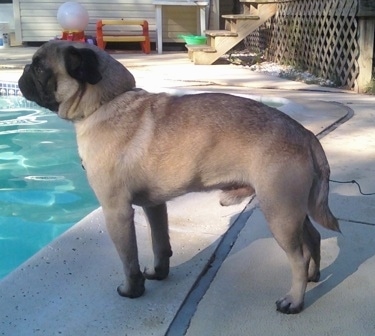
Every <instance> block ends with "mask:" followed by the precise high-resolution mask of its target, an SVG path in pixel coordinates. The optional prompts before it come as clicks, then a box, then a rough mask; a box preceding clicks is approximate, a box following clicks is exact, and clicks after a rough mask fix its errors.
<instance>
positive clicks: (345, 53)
mask: <svg viewBox="0 0 375 336" xmlns="http://www.w3.org/2000/svg"><path fill="white" fill-rule="evenodd" d="M282 1H283V0H281V1H280V3H279V4H278V11H277V14H276V16H275V17H273V18H272V19H271V20H270V21H269V22H267V23H266V24H265V25H264V26H262V27H261V28H259V30H257V31H256V32H254V33H253V34H252V35H250V36H249V37H248V38H247V45H248V46H249V45H250V48H251V49H253V51H262V52H265V55H266V58H267V59H268V60H271V61H274V62H278V63H282V64H290V65H293V66H295V67H297V68H300V69H302V70H306V71H309V72H310V73H312V74H314V75H316V76H319V77H322V78H325V79H330V80H332V81H333V82H334V83H336V84H337V85H339V86H343V87H346V88H348V89H355V88H356V85H357V82H356V81H357V78H358V75H359V64H358V58H359V47H358V45H359V43H358V36H359V23H358V17H357V16H356V15H357V10H358V1H360V0H294V1H287V2H282Z"/></svg>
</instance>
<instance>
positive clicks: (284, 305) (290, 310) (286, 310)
mask: <svg viewBox="0 0 375 336" xmlns="http://www.w3.org/2000/svg"><path fill="white" fill-rule="evenodd" d="M276 310H277V311H279V312H280V313H283V314H298V313H300V312H301V311H302V310H303V302H302V303H300V304H298V305H293V303H292V301H291V299H290V298H288V297H285V298H281V299H280V300H277V301H276Z"/></svg>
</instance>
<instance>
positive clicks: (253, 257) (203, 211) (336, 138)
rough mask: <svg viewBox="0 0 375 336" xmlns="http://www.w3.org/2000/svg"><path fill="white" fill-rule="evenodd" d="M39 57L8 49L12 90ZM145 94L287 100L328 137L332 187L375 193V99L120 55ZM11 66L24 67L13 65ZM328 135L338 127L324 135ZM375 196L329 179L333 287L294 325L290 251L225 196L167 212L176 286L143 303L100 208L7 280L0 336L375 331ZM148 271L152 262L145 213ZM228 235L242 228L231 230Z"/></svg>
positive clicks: (2, 66) (328, 277) (3, 60)
mask: <svg viewBox="0 0 375 336" xmlns="http://www.w3.org/2000/svg"><path fill="white" fill-rule="evenodd" d="M34 50H35V48H9V49H2V50H0V82H3V81H4V82H7V81H17V80H18V77H19V76H20V73H21V70H20V68H21V67H23V65H24V64H26V63H28V62H29V61H30V59H31V55H32V54H33V52H34ZM114 57H116V58H118V59H119V60H120V61H121V62H123V63H124V64H125V65H126V66H127V67H129V69H130V71H131V72H132V73H133V74H134V76H135V78H136V80H137V83H138V86H139V87H144V88H147V89H152V90H154V91H158V90H162V89H164V88H165V89H168V90H177V92H179V90H199V91H220V92H227V93H235V94H246V95H252V96H254V95H255V96H258V97H261V98H262V99H264V100H271V99H273V100H275V99H276V100H278V101H279V102H280V104H281V105H282V107H281V109H285V112H286V113H289V114H290V115H291V116H292V117H294V118H296V119H297V120H298V121H300V122H301V123H302V124H304V125H305V126H306V127H307V128H310V129H311V130H313V131H314V132H315V133H322V132H323V133H322V134H321V135H322V136H323V135H324V136H323V137H322V138H321V142H322V145H323V147H324V149H325V151H326V154H327V156H328V159H329V162H330V165H331V171H332V175H331V178H332V179H333V180H339V181H351V180H354V179H355V180H356V181H358V182H359V183H360V185H361V188H362V191H363V192H364V193H372V192H375V179H374V176H375V174H374V173H375V165H374V164H373V162H374V161H375V112H374V104H375V98H374V97H372V96H366V95H359V94H354V93H352V92H348V91H343V90H336V89H325V88H321V87H318V86H315V85H306V84H303V83H299V82H292V81H288V80H285V79H281V78H278V77H273V76H269V75H266V74H262V73H254V72H252V71H250V70H249V69H247V68H244V67H239V66H233V65H214V66H194V65H193V64H191V63H190V62H189V61H188V60H187V57H186V54H183V53H177V54H176V53H166V54H163V55H157V54H151V55H143V54H114ZM12 67H13V69H12ZM325 130H326V131H325ZM374 202H375V196H374V195H370V196H364V195H361V194H360V193H359V191H358V188H357V187H356V186H355V185H354V184H351V183H349V184H341V183H331V194H330V204H331V207H332V210H333V212H334V213H335V214H336V216H337V217H338V218H339V219H340V224H341V229H342V234H341V235H337V234H335V233H332V232H329V231H327V230H325V229H322V228H321V227H319V228H318V229H319V231H320V232H321V233H322V238H323V239H322V276H321V281H320V282H318V283H317V284H314V285H309V286H308V290H307V293H306V300H305V310H304V311H303V312H302V313H301V314H299V315H291V316H286V315H283V314H280V313H277V312H276V311H275V305H274V302H275V301H276V299H277V298H278V297H279V296H281V295H283V294H284V293H285V292H286V291H287V290H288V289H289V285H290V269H289V264H288V262H287V260H286V257H285V254H284V252H283V251H282V250H281V249H280V248H279V247H278V246H277V244H276V242H275V241H274V240H273V238H272V237H271V236H270V233H269V231H268V229H267V227H266V223H265V220H264V218H263V216H262V215H261V213H260V211H259V209H258V208H257V205H256V200H253V201H252V202H251V203H250V204H247V203H246V202H244V203H243V204H241V205H237V206H233V207H227V208H223V207H220V206H219V204H218V197H217V194H216V193H215V192H213V193H207V194H190V195H187V196H184V197H182V198H178V199H176V200H174V201H172V202H171V203H170V204H169V215H170V222H171V225H170V226H171V227H170V233H171V242H172V246H173V250H174V256H173V257H172V259H171V263H172V268H171V274H170V277H169V278H168V279H167V280H165V281H162V282H150V281H147V282H146V293H145V295H144V296H143V297H141V298H138V299H134V300H130V299H124V298H121V297H120V296H118V295H117V293H116V290H115V289H116V286H117V285H118V284H119V283H120V282H121V279H122V269H121V265H120V261H119V258H118V256H117V254H116V251H115V249H114V247H113V246H112V243H111V241H110V240H109V238H108V235H107V233H106V228H105V225H104V221H103V218H102V213H101V210H100V209H98V210H96V211H95V212H93V213H92V214H90V215H89V216H88V217H87V218H85V219H83V220H82V221H81V222H80V223H78V224H77V225H75V226H74V227H73V228H72V229H71V230H69V231H67V232H66V233H65V234H64V235H63V236H62V237H60V238H59V239H57V240H56V241H54V242H52V243H51V244H50V245H48V246H47V247H46V248H45V249H43V250H42V251H40V252H39V253H38V254H37V255H36V256H34V257H33V258H31V259H30V260H29V261H27V262H26V263H25V264H23V265H22V266H21V267H20V268H18V269H17V270H16V271H14V272H13V273H12V274H10V275H9V276H8V277H6V278H5V279H3V280H2V281H1V282H0V302H1V304H0V335H116V336H117V335H130V336H131V335H135V336H138V335H165V334H168V335H172V336H174V335H184V334H186V335H192V336H195V335H240V336H241V335H286V334H288V335H298V336H301V335H316V334H320V335H332V336H333V335H348V336H349V335H374V334H375V296H374V293H375V282H374V280H373V279H374V276H375V206H374ZM136 223H137V233H138V237H137V238H138V241H139V253H140V261H141V265H142V266H146V265H150V264H151V263H152V256H151V249H150V242H149V235H148V230H147V225H146V223H145V219H144V217H143V214H142V212H141V211H138V210H137V217H136ZM229 226H230V229H228V228H229Z"/></svg>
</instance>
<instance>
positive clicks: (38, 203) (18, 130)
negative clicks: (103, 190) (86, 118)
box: [0, 97, 98, 278]
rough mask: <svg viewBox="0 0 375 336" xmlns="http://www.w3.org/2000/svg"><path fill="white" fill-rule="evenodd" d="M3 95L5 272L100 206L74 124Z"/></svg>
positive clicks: (0, 191) (1, 266) (0, 240)
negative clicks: (84, 166) (84, 164)
mask: <svg viewBox="0 0 375 336" xmlns="http://www.w3.org/2000/svg"><path fill="white" fill-rule="evenodd" d="M26 104H30V103H29V102H27V101H26V100H24V99H23V98H19V97H7V98H4V97H1V98H0V209H1V212H0V254H1V258H0V278H1V277H2V276H4V275H6V274H7V273H9V272H10V271H11V270H12V269H14V268H15V267H16V266H18V265H19V264H20V263H22V262H23V261H25V260H26V259H27V258H29V257H30V256H31V255H33V254H34V253H35V252H36V251H38V250H39V249H40V248H42V247H43V246H45V245H46V244H48V243H49V242H50V241H51V240H52V239H54V238H55V237H57V236H58V235H60V234H61V233H62V232H64V231H65V230H66V229H68V228H69V227H70V226H71V225H73V224H74V223H76V222H77V221H79V220H80V219H82V218H83V217H84V216H85V215H87V214H88V213H89V212H91V211H92V210H93V209H94V208H96V207H97V205H98V204H97V201H96V199H95V197H94V194H93V193H92V191H91V189H90V188H89V186H88V183H87V180H86V176H85V173H84V171H83V170H82V168H81V162H80V159H79V157H78V154H77V146H76V140H75V134H74V129H73V126H72V124H70V123H68V122H65V121H63V120H61V119H59V118H58V117H57V116H56V115H55V114H53V113H51V112H50V111H48V110H45V109H42V108H39V107H37V108H36V107H35V105H34V107H33V108H30V107H27V108H25V107H24V106H25V105H26Z"/></svg>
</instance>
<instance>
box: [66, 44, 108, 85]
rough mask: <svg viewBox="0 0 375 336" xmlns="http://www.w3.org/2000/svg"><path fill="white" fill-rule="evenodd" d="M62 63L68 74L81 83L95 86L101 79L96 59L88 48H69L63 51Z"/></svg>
mask: <svg viewBox="0 0 375 336" xmlns="http://www.w3.org/2000/svg"><path fill="white" fill-rule="evenodd" d="M64 62H65V67H66V71H67V72H68V74H69V75H70V76H72V77H73V78H75V79H77V80H78V81H80V82H82V83H89V84H97V83H98V82H99V81H100V80H101V79H102V75H101V74H100V72H99V62H98V58H97V56H96V54H95V52H94V51H93V50H91V49H89V48H75V47H73V46H69V47H68V48H66V49H65V50H64Z"/></svg>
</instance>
